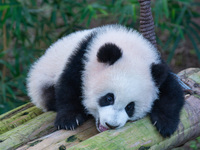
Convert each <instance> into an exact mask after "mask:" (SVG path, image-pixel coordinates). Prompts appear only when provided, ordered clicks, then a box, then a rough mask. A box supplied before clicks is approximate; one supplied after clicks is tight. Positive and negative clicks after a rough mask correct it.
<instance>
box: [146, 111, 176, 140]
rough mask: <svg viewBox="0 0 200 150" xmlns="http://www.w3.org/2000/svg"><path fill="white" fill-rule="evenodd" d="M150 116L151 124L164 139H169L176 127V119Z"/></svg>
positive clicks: (162, 115)
mask: <svg viewBox="0 0 200 150" xmlns="http://www.w3.org/2000/svg"><path fill="white" fill-rule="evenodd" d="M150 116H151V122H152V124H153V125H155V127H156V129H157V130H158V131H159V132H160V134H161V135H162V136H163V137H164V138H166V137H170V136H171V135H172V134H173V133H174V132H175V131H176V129H177V127H178V123H179V119H178V117H174V116H173V117H167V116H165V115H164V114H151V115H150Z"/></svg>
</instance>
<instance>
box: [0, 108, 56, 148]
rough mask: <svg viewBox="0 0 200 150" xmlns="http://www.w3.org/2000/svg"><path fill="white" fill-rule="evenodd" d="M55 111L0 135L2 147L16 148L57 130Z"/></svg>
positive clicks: (0, 145)
mask: <svg viewBox="0 0 200 150" xmlns="http://www.w3.org/2000/svg"><path fill="white" fill-rule="evenodd" d="M54 119H55V112H46V113H43V114H41V115H39V116H37V117H35V118H34V119H32V120H29V121H28V122H26V123H24V124H22V125H20V126H18V127H16V128H14V129H12V130H10V131H8V132H5V133H3V134H1V135H0V149H2V150H6V149H15V148H17V147H19V146H21V145H23V144H26V143H27V142H29V141H31V140H33V139H36V138H39V137H41V136H44V135H46V134H48V133H51V132H53V131H55V128H54V125H53V121H54Z"/></svg>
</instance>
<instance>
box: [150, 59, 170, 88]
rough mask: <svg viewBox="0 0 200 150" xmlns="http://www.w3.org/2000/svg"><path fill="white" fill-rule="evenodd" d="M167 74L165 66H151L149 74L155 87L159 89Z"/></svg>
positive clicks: (167, 70) (163, 64)
mask: <svg viewBox="0 0 200 150" xmlns="http://www.w3.org/2000/svg"><path fill="white" fill-rule="evenodd" d="M168 73H169V67H168V66H167V64H165V63H164V62H163V63H160V64H152V65H151V74H152V77H153V79H154V81H155V83H156V86H158V87H160V86H161V85H162V83H163V82H164V81H165V80H166V78H167V76H168Z"/></svg>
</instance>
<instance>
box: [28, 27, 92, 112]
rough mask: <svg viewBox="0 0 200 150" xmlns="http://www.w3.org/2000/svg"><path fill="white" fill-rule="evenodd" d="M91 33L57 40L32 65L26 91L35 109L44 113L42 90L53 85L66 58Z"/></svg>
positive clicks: (87, 31)
mask: <svg viewBox="0 0 200 150" xmlns="http://www.w3.org/2000/svg"><path fill="white" fill-rule="evenodd" d="M91 32H92V30H84V31H79V32H75V33H72V34H70V35H68V36H66V37H64V38H62V39H60V40H58V41H57V42H56V43H55V44H53V45H52V46H50V47H49V48H48V49H47V50H46V52H45V54H44V55H43V56H42V57H41V58H40V59H38V60H37V61H36V62H35V63H34V64H33V65H32V67H31V69H30V71H29V74H28V78H27V89H28V95H29V96H30V97H31V100H32V102H33V103H34V104H35V105H36V106H37V107H39V108H42V109H43V110H44V111H46V108H45V106H44V99H43V97H42V94H43V93H42V90H43V88H44V87H45V86H48V85H55V83H56V82H57V81H58V78H59V76H60V74H61V73H62V71H63V69H64V67H65V65H66V63H67V61H68V58H69V57H70V56H71V54H72V53H73V52H74V51H75V50H76V47H77V46H78V44H79V42H80V41H81V40H82V39H83V38H84V37H86V36H87V35H88V34H89V33H91Z"/></svg>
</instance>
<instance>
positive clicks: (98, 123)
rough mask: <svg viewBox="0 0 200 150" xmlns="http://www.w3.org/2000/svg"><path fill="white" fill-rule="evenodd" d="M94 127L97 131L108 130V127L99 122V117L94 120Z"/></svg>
mask: <svg viewBox="0 0 200 150" xmlns="http://www.w3.org/2000/svg"><path fill="white" fill-rule="evenodd" d="M96 128H97V130H98V131H99V132H104V131H106V130H109V129H108V128H106V127H104V126H103V125H102V124H101V123H100V121H99V119H98V120H97V121H96Z"/></svg>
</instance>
